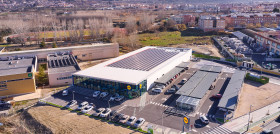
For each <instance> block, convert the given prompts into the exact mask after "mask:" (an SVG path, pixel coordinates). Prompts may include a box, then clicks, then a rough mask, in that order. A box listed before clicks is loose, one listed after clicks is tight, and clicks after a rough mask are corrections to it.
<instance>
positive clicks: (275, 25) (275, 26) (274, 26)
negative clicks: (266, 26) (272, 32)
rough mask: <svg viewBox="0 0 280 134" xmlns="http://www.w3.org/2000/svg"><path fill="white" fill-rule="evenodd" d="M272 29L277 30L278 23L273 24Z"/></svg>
mask: <svg viewBox="0 0 280 134" xmlns="http://www.w3.org/2000/svg"><path fill="white" fill-rule="evenodd" d="M270 27H272V28H277V27H278V25H277V24H276V23H274V24H271V25H270Z"/></svg>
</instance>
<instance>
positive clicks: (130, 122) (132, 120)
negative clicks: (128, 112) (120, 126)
mask: <svg viewBox="0 0 280 134" xmlns="http://www.w3.org/2000/svg"><path fill="white" fill-rule="evenodd" d="M135 121H136V117H135V116H131V117H130V118H129V119H128V120H127V122H126V125H129V126H132V125H133V124H134V122H135Z"/></svg>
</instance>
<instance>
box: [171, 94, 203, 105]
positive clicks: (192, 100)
mask: <svg viewBox="0 0 280 134" xmlns="http://www.w3.org/2000/svg"><path fill="white" fill-rule="evenodd" d="M199 101H200V99H197V98H192V97H188V96H184V95H181V96H180V97H179V98H178V99H177V100H176V103H183V104H188V105H193V106H197V105H198V104H199Z"/></svg>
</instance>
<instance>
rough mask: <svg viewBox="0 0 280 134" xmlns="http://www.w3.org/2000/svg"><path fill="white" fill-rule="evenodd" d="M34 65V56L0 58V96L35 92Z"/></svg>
mask: <svg viewBox="0 0 280 134" xmlns="http://www.w3.org/2000/svg"><path fill="white" fill-rule="evenodd" d="M36 66H37V57H36V56H33V57H18V56H14V57H9V58H8V59H7V60H1V59H0V98H4V97H13V96H18V95H23V94H27V93H33V92H35V90H36V84H35V72H36Z"/></svg>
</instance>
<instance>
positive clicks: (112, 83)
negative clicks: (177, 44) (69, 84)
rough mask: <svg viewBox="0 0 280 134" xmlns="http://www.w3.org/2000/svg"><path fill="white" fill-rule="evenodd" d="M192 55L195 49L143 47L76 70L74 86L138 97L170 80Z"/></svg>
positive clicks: (182, 69) (181, 69) (180, 70)
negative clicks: (157, 84)
mask: <svg viewBox="0 0 280 134" xmlns="http://www.w3.org/2000/svg"><path fill="white" fill-rule="evenodd" d="M191 57H192V50H191V49H187V48H165V47H143V48H141V49H138V50H136V51H133V52H130V53H128V54H125V55H122V56H119V57H117V58H114V59H111V60H109V61H106V62H103V63H101V64H98V65H96V66H93V67H90V68H88V69H85V70H82V71H79V72H77V73H74V74H73V82H74V83H73V85H74V86H76V87H82V88H88V89H92V90H100V91H106V92H110V93H119V94H121V95H124V96H126V97H128V98H135V97H138V96H141V95H142V94H144V93H145V92H147V91H148V90H149V89H151V88H152V87H153V86H154V85H155V82H156V83H163V84H168V83H170V82H169V81H170V80H173V78H174V77H176V76H177V75H178V74H179V73H180V72H182V71H184V70H185V67H181V66H184V65H186V64H184V63H185V62H187V61H189V60H190V59H191Z"/></svg>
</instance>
